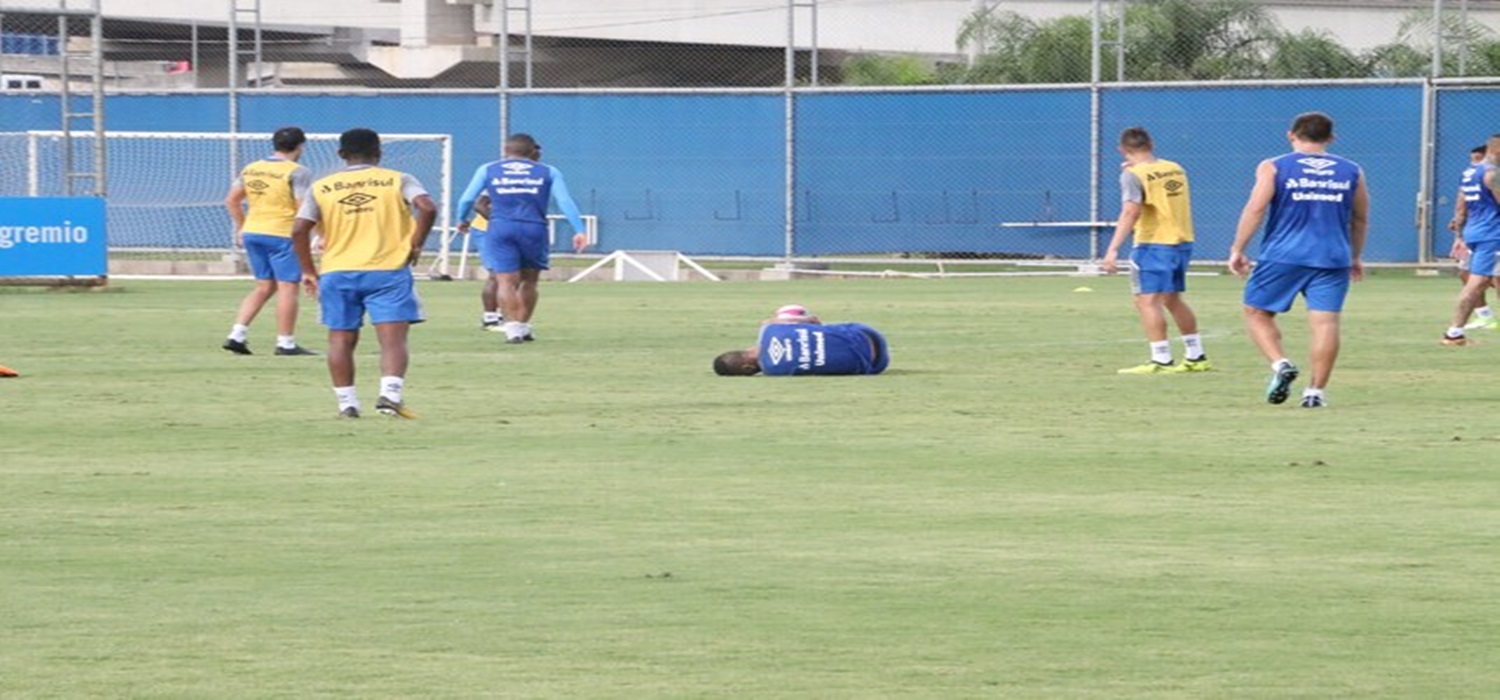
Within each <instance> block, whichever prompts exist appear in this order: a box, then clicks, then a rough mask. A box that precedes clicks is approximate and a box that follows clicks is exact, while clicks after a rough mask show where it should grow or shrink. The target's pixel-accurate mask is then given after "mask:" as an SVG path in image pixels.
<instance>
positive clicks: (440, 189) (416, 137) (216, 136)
mask: <svg viewBox="0 0 1500 700" xmlns="http://www.w3.org/2000/svg"><path fill="white" fill-rule="evenodd" d="M11 133H13V134H14V133H20V134H25V135H26V192H27V194H28V195H29V196H32V197H35V196H38V195H40V194H41V141H42V139H48V138H62V137H63V136H64V134H63V132H61V131H48V130H32V131H23V132H11ZM270 136H271V135H270V134H269V133H258V132H238V133H229V132H210V131H107V132H105V134H104V138H105V141H106V142H107V141H108V140H110V139H172V140H198V141H223V142H225V144H226V145H227V144H235V146H236V149H237V147H238V145H239V144H241V143H244V142H257V143H269V140H270ZM72 138H74V139H92V138H94V134H92V133H90V134H83V133H76V132H75V133H74V134H72ZM338 139H339V134H334V133H323V132H320V133H310V134H307V140H308V141H309V142H313V141H324V142H331V143H337V142H338ZM380 140H381V143H382V144H387V143H393V142H410V141H431V142H435V143H437V144H439V152H440V158H441V163H440V165H439V172H440V176H439V182H437V183H435V184H436V192H435V193H434V194H435V196H434V197H433V199H434V200H435V202H436V204H437V208H438V211H437V221H436V222H435V223H434V225H433V229H434V230H437V231H440V232H441V236H440V240H439V246H440V247H439V249H438V254H437V259H436V260H434V261H433V263H432V268H431V270H430V271H432V272H436V273H441V274H447V272H448V265H449V261H450V259H451V255H450V252H449V247H450V246H451V244H452V242H453V237H454V233H455V232H454V230H453V227H452V226H451V221H452V219H451V217H452V215H453V209H452V206H451V203H452V197H453V135H452V134H418V133H404V132H390V133H382V134H380ZM234 152H235V153H237V150H236V151H234ZM237 160H238V159H237V158H234V157H231V158H230V163H231V164H234V163H236V162H237ZM238 174H239V173H237V172H231V173H226V176H225V180H224V181H225V182H226V183H227V182H229V181H230V180H231V179H233V178H234V177H235V176H237V175H238ZM423 184H426V185H427V186H428V187H432V186H433V184H434V183H423ZM232 249H233V248H232V246H231V245H229V244H228V243H227V242H226V244H225V246H224V247H223V248H196V249H186V248H139V247H131V248H122V249H116V248H110V252H111V253H115V252H123V251H134V252H227V251H230V250H232Z"/></svg>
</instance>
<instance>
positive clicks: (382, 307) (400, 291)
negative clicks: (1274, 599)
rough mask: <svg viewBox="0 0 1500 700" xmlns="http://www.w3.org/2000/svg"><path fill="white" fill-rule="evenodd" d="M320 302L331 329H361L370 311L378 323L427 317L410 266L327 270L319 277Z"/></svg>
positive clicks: (415, 320) (372, 319)
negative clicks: (389, 268) (338, 270)
mask: <svg viewBox="0 0 1500 700" xmlns="http://www.w3.org/2000/svg"><path fill="white" fill-rule="evenodd" d="M318 301H319V302H320V303H321V305H322V307H323V325H325V326H328V330H331V331H357V330H359V327H360V326H361V325H363V324H364V319H365V312H366V311H368V312H370V323H374V324H377V325H378V324H381V323H401V322H406V323H421V322H422V321H423V320H425V319H423V318H422V300H421V299H419V298H418V297H417V290H416V283H415V282H414V281H413V280H412V276H411V268H409V267H403V268H401V269H399V270H357V271H355V270H350V271H345V272H325V273H323V274H322V275H321V276H319V277H318Z"/></svg>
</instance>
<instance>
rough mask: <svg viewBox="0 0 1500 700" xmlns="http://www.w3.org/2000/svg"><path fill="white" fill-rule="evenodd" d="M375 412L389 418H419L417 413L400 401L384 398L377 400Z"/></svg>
mask: <svg viewBox="0 0 1500 700" xmlns="http://www.w3.org/2000/svg"><path fill="white" fill-rule="evenodd" d="M375 410H376V411H379V412H380V413H383V414H385V415H387V416H395V417H397V418H407V419H414V418H416V417H417V412H416V411H413V410H411V409H410V408H407V407H406V404H404V403H402V402H400V401H392V400H390V399H388V398H386V397H384V396H382V397H380V398H379V399H376V400H375Z"/></svg>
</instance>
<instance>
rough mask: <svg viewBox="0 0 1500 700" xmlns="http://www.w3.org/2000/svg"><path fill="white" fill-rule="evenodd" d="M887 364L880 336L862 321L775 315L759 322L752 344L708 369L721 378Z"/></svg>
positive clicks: (852, 370)
mask: <svg viewBox="0 0 1500 700" xmlns="http://www.w3.org/2000/svg"><path fill="white" fill-rule="evenodd" d="M890 362H891V353H890V348H889V346H888V345H887V344H886V339H885V336H884V335H881V333H880V332H879V331H877V330H875V329H874V328H871V327H869V326H866V325H864V324H863V323H831V324H826V325H825V324H824V323H822V322H821V321H819V320H818V318H817V317H816V316H799V317H787V316H777V317H776V318H772V319H768V320H766V321H763V322H762V323H761V327H760V339H759V340H758V341H757V342H756V344H755V345H753V346H751V347H748V348H745V349H744V350H730V351H728V352H725V353H721V354H719V356H717V357H715V358H714V364H713V367H714V374H717V375H719V376H721V377H749V376H754V375H756V374H762V373H764V374H765V375H766V376H771V377H791V376H806V375H840V374H880V373H881V372H884V371H885V369H886V367H887V366H889V365H890Z"/></svg>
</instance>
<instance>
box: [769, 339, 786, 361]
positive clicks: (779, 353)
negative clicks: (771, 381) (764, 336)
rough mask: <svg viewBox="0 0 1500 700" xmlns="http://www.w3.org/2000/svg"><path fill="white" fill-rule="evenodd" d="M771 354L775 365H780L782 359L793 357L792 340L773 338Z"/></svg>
mask: <svg viewBox="0 0 1500 700" xmlns="http://www.w3.org/2000/svg"><path fill="white" fill-rule="evenodd" d="M769 354H770V355H771V364H773V365H779V364H781V361H782V360H787V359H791V357H792V341H791V340H776V339H772V340H771V348H770V353H769Z"/></svg>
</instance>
